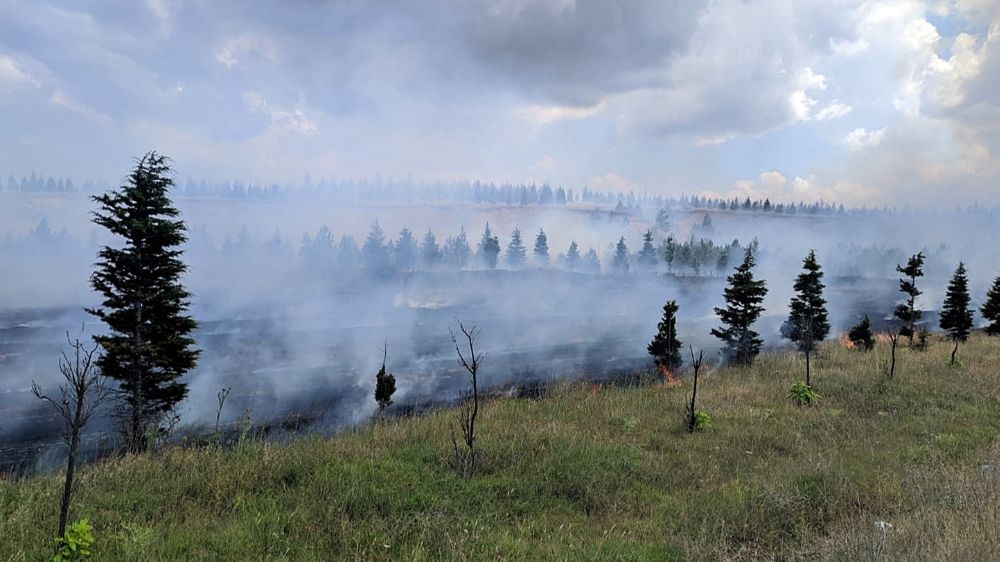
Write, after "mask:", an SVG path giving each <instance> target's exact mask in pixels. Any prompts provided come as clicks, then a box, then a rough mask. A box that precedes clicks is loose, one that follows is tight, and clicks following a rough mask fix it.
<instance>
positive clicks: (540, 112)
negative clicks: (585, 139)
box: [514, 101, 606, 125]
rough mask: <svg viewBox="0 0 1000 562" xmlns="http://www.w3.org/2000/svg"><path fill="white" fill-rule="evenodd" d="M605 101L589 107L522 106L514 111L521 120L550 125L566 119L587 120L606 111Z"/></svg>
mask: <svg viewBox="0 0 1000 562" xmlns="http://www.w3.org/2000/svg"><path fill="white" fill-rule="evenodd" d="M605 106H606V103H605V102H604V101H602V102H600V103H597V104H595V105H592V106H587V107H576V106H569V105H522V106H518V107H516V108H515V109H514V112H515V113H516V114H517V116H518V117H520V118H521V119H523V120H525V121H528V122H529V123H534V124H537V125H548V124H550V123H554V122H556V121H562V120H565V119H586V118H588V117H592V116H594V115H597V114H598V113H600V112H601V111H603V110H604V108H605Z"/></svg>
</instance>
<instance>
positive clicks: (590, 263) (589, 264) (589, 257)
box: [583, 248, 601, 273]
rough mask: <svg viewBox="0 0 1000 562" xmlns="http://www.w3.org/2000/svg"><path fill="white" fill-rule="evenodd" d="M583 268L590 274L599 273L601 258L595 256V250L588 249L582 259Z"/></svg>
mask: <svg viewBox="0 0 1000 562" xmlns="http://www.w3.org/2000/svg"><path fill="white" fill-rule="evenodd" d="M583 267H584V269H585V270H587V271H588V272H590V273H600V272H601V258H600V257H598V255H597V250H595V249H593V248H590V249H589V250H587V254H586V255H585V256H584V258H583Z"/></svg>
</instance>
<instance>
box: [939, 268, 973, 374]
mask: <svg viewBox="0 0 1000 562" xmlns="http://www.w3.org/2000/svg"><path fill="white" fill-rule="evenodd" d="M971 300H972V299H971V298H970V297H969V278H968V277H967V276H966V274H965V264H964V263H962V262H959V263H958V269H956V270H955V274H954V275H953V276H952V277H951V282H950V283H948V292H947V293H945V297H944V306H942V307H941V320H940V326H941V329H942V330H945V331H946V332H948V336H949V337H951V339H952V341H953V342H955V348H954V349H952V350H951V364H952V365H954V364H955V361H956V357H955V356H956V354H957V353H958V344H959V342H964V341H965V340H967V339H969V332H971V331H972V310H971V309H970V308H969V303H970V302H971Z"/></svg>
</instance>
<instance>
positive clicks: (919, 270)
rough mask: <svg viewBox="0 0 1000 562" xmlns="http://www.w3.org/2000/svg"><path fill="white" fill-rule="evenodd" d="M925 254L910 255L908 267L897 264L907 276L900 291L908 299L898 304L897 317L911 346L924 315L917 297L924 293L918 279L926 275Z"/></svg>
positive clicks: (900, 330) (897, 268)
mask: <svg viewBox="0 0 1000 562" xmlns="http://www.w3.org/2000/svg"><path fill="white" fill-rule="evenodd" d="M923 268H924V254H923V252H919V253H917V254H916V255H914V256H912V257H910V259H909V261H907V262H906V267H903V266H901V265H897V266H896V271H898V272H900V273H902V274H903V275H904V276H905V277H904V278H902V279H900V280H899V291H900V292H901V293H903V294H904V295H906V301H905V302H902V303H900V304H899V305H897V306H896V312H895V315H896V318H899V320H900V321H901V322H902V323H903V327H902V328H900V329H899V333H900V335H902V336H905V337H907V338H909V340H910V347H913V336H915V335H916V333H917V324H918V323H919V322H920V318H921V317H922V316H923V314H924V313H923V311H921V310H920V309H918V308H917V297H919V296H920V295H922V294H923V293H922V292H921V291H920V289H918V288H917V279H918V278H920V277H923V276H924V269H923Z"/></svg>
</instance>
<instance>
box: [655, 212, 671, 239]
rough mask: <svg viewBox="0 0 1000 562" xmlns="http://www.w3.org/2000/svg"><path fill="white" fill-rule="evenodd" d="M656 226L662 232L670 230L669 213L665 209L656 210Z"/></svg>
mask: <svg viewBox="0 0 1000 562" xmlns="http://www.w3.org/2000/svg"><path fill="white" fill-rule="evenodd" d="M656 228H658V229H660V230H661V231H662V232H663V233H667V232H670V213H669V212H667V210H666V209H660V210H659V211H657V212H656Z"/></svg>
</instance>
